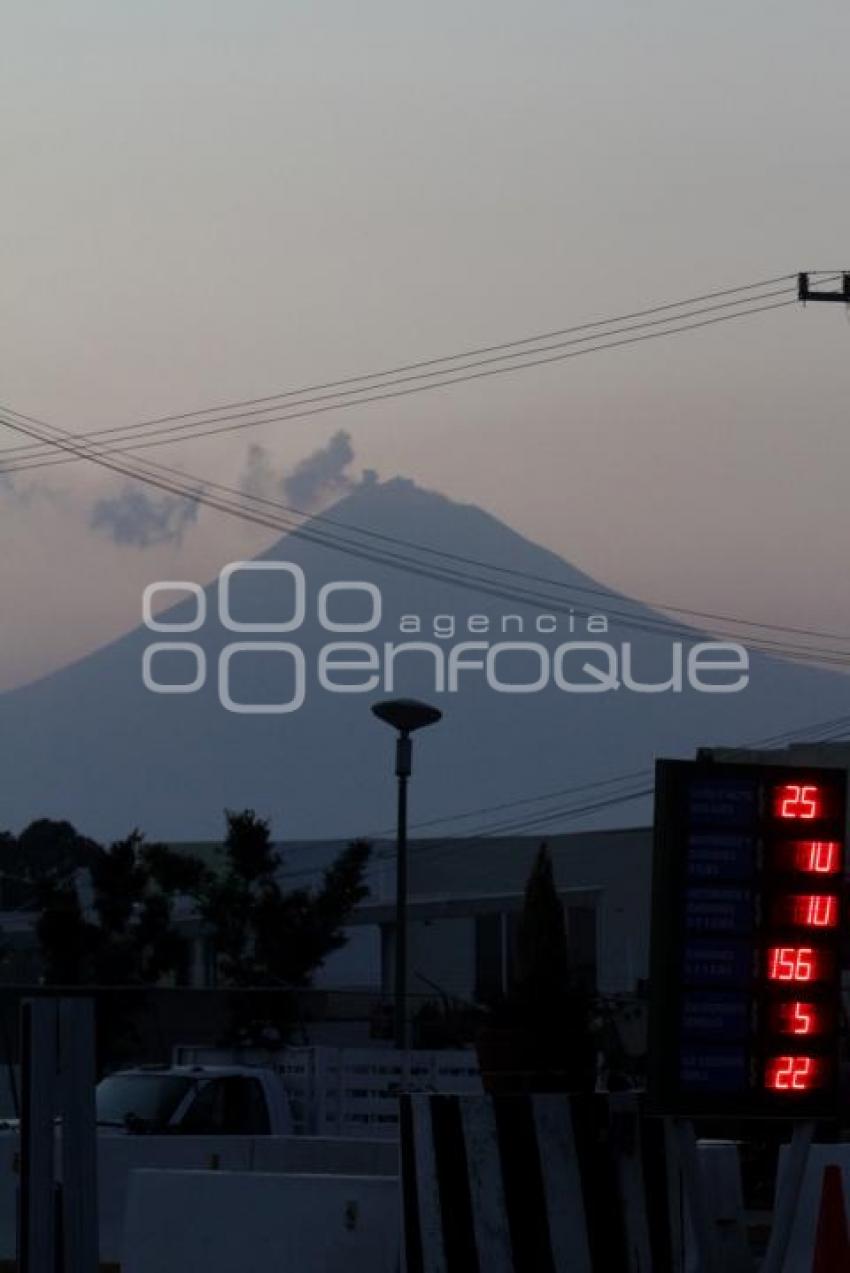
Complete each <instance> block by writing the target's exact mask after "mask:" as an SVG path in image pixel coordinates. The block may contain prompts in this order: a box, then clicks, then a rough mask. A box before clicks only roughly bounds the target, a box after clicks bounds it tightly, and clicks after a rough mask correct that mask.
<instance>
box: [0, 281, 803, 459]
mask: <svg viewBox="0 0 850 1273" xmlns="http://www.w3.org/2000/svg"><path fill="white" fill-rule="evenodd" d="M785 290H787V289H785ZM779 294H780V293H766V294H765V296H769V295H779ZM781 294H783V295H784V294H785V291H783V292H782V293H781ZM752 299H759V298H758V297H755V298H752ZM797 303H798V302H797V300H796V298H791V299H789V300H784V301H774V302H772V303H771V304H768V305H757V306H754V307H750V308H747V309H739V310H736V311H735V312H734V313H731V314H722V315H719V316H715V317H713V318H701V319H699V320H698V321H697V322H687V323H682V324H679V325H677V326H673V327H667V328H665V330H663V331H651V332H647V331H644V330H642V328H643V325H638V327H635V328H624V329H619V330H623V331H638V330H640V334H638V335H631V336H623V337H622V338H621V339H618V340H609V339H608V336H609V335H614V334H616V331H617V330H618V329H614V331H612V332H611V333H603V336H604V343H596V344H590V345H586V346H585V347H584V348H582V349H573V348H569V349H567V350H566V352H563V347H562V346H543V347H542V348H541V349H540V350H539V351H535V350H532V351H528V354H521V355H505V357H510V358H514V359H516V358H521V359H522V361H513V362H511V363H510V365H508V366H503V365H499V366H489V365H487V366H485V365H484V362H488V363H489V362H490V361H497V360H484V362H482V363H469V364H468V365H467V366H466V367H461V368H451V367H449V368H446V369H444V371H440V372H438V373H433V374H434V375H436V376H437V377H438V378H436V379H430V380H429V381H428V383H421V381H422V379H423V377H422V376H409V377H401V378H397V379H395V380H388V381H385V382H383V383H382V384H381V385H378V386H375V387H376V388H378V389H380V390H382V392H372V391H371V387H370V388H368V389H365V390H351V391H341V392H340V393H339V394H328V395H326V396H325V397H324V398H315V399H304V401H305V402H311V401H312V402H315V403H316V404H317V405H313V406H306V407H304V406H301V405H299V404H298V403H295V404H294V409H289V410H286V411H284V413H283V414H278V415H266V414H263V416H262V418H257V415H256V414H255V413H250V412H249V413H245V414H246V415H250V416H251V418H250V419H245V418H243V417H241V416H239V415H236V416H221V417H217V418H214V419H212V420H209V421H194V420H193V421H192V422H190V424H189V425H188V426H184V425H179V424H172V425H169V426H167V427H165V428H163V429H159V430H157V431H156V436H154V437H151V436H144V437H142V438H138V439H136V438H133V439H130V440H129V445H127V446H126V447H124V446H122V445H119V444H118V443H107V444H105V445H104V446H103V447H102V448H101V454H103V455H109V454H112V453H113V452H118V451H123V450H126V451H134V452H135V451H141V450H147V449H148V448H150V447H155V446H166V445H171V444H172V443H174V442H178V441H191V440H193V439H196V438H208V437H217V436H220V435H222V434H228V433H235V432H240V431H241V430H243V429H254V428H257V427H259V426H260V425H265V424H278V423H282V422H283V423H285V422H288V421H290V420H302V419H306V418H310V417H312V416H318V415H325V414H327V413H328V412H330V411H338V410H346V409H351V408H352V407H358V406H365V405H368V404H370V403H374V402H384V401H388V400H391V399H397V398H404V397H409V396H411V395H413V394H418V393H426V392H429V391H431V390H434V389H442V388H447V387H450V386H452V385H457V384H464V383H467V382H469V381H473V380H483V379H487V378H490V377H492V376H500V375H507V374H512V373H514V372H517V371H527V370H529V369H530V368H533V367H541V366H545V365H548V364H551V363H556V362H564V361H568V360H570V359H572V358H581V357H584V356H585V355H586V354H593V353H599V352H602V351H605V350H608V349H618V348H622V347H624V346H628V345H635V344H640V343H642V342H644V341H647V340H659V339H661V338H662V337H667V336H676V335H680V334H681V333H684V332H689V331H696V330H698V329H701V328H703V327H711V326H714V325H716V324H718V323H727V322H732V321H733V320H735V319H738V318H747V317H750V316H752V315H756V314H765V313H769V312H770V311H771V310H776V309H784V308H787V307H788V306H789V305H796V304H797ZM706 312H708V311H707V310H695V311H693V312H692V313H690V314H685V315H683V316H682V317H683V318H687V319H689V318H694V317H696V316H697V315H698V314H702V313H706ZM663 321H668V320H663ZM669 321H672V320H669ZM584 339H586V338H581V340H584ZM575 343H579V342H577V341H569V342H565V344H567V345H573V344H575ZM551 349H554V350H558V351H559V352H555V353H550V352H548V350H551ZM538 352H539V353H541V354H543V355H545V356H542V357H536V356H535V357H531V356H529V355H530V354H536V353H538ZM475 367H477V368H479V369H478V370H471V368H475ZM431 374H432V373H425V375H427V376H430V375H431ZM409 381H417V382H418V383H415V384H409V383H408V382H409ZM401 385H406V386H407V387H404V388H400V387H397V386H401ZM393 386H396V387H393ZM383 390H389V391H388V392H383ZM349 395H350V396H349ZM326 399H330V401H328V400H326ZM141 427H147V426H140V425H128V426H124V429H125V430H133V429H139V428H141ZM106 432H109V430H107V431H106ZM87 436H91V437H97V436H98V434H97V433H95V434H92V435H84V434H81V435H78V437H77V440H78V441H79V442H81V443H84V442H86V441H87ZM8 450H9V451H12V450H13V448H8ZM0 454H2V453H0ZM69 462H73V460H68V459H58V458H56V457H49V458H46V459H42V458H39V455H38V454H36V455H31V456H27V455H23V456H18V457H17V458H14V457H13V459H12V460H11V461H10V462H9V463H6V464H2V465H0V473H16V472H21V471H25V470H28V469H34V468H44V467H53V466H54V465H55V464H61V463H69Z"/></svg>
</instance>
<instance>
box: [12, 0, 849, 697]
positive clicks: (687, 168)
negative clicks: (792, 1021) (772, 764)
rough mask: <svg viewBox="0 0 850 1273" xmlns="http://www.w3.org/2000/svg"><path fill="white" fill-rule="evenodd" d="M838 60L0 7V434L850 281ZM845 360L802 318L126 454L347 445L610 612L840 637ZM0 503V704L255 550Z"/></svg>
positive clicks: (499, 20)
mask: <svg viewBox="0 0 850 1273" xmlns="http://www.w3.org/2000/svg"><path fill="white" fill-rule="evenodd" d="M848 36H850V9H848V7H847V5H846V0H810V3H808V4H806V5H801V4H799V3H796V2H791V0H769V2H768V0H714V3H712V4H710V5H706V4H697V3H694V2H693V0H644V3H642V4H640V5H635V4H632V3H625V2H620V0H616V2H610V0H609V2H605V0H558V2H557V3H555V2H554V0H551V2H550V0H530V2H529V3H527V4H525V5H523V6H518V5H515V4H508V3H506V2H504V0H487V2H486V3H484V0H430V3H429V4H427V5H424V4H418V5H413V4H410V3H404V2H403V0H402V2H399V0H394V2H393V3H390V2H389V0H357V2H356V3H354V2H353V0H349V2H345V0H323V3H322V4H306V3H300V4H296V3H289V2H288V0H274V2H272V0H241V2H240V4H238V5H234V4H232V3H229V2H225V0H205V3H203V4H202V3H199V2H198V0H181V3H179V4H175V3H174V2H173V0H170V2H166V0H146V3H145V4H143V5H142V4H138V5H128V4H120V5H119V4H115V3H109V2H108V0H75V3H74V4H73V5H68V4H65V3H61V2H60V0H41V2H40V3H39V4H38V5H32V4H28V3H24V2H23V0H3V3H2V4H0V166H1V167H2V172H3V197H2V199H1V200H0V254H2V271H1V275H2V288H0V402H2V403H3V404H4V405H5V406H9V407H12V408H14V409H15V410H17V411H19V412H24V413H27V414H29V415H32V416H37V417H40V418H43V419H46V420H48V421H50V422H51V423H53V424H54V425H58V426H60V427H63V428H66V429H69V430H72V431H74V432H84V431H86V430H88V429H96V428H102V427H108V426H110V425H116V424H127V423H130V422H133V421H135V420H140V419H146V418H150V417H152V416H159V415H162V414H166V413H171V412H178V411H184V410H191V409H193V408H196V407H202V406H206V405H209V404H211V403H215V402H219V401H230V400H235V399H243V398H247V397H254V396H259V395H264V394H272V393H276V392H281V391H284V390H287V389H291V388H294V387H298V386H301V385H305V384H311V383H314V382H316V381H324V380H328V379H334V378H337V377H341V376H348V375H356V374H358V373H360V372H363V371H370V370H373V369H375V368H382V367H387V366H393V365H395V364H397V363H404V362H408V361H411V360H416V359H420V358H428V357H432V356H438V355H442V354H446V353H450V352H454V351H456V350H461V349H465V348H468V347H475V346H480V345H489V344H492V343H496V342H499V341H505V340H511V339H516V338H520V337H524V336H528V335H531V334H534V333H537V332H545V331H548V330H551V329H555V328H562V327H565V326H568V325H570V324H572V323H580V322H582V321H585V320H592V319H597V318H606V317H608V316H611V315H616V314H622V313H626V312H630V311H632V310H635V309H641V308H644V307H646V306H650V305H653V304H663V303H665V302H668V301H673V300H679V299H682V298H686V297H690V296H695V295H700V294H703V293H705V292H709V291H713V290H715V289H720V288H724V287H732V286H736V285H738V284H744V283H750V282H753V281H756V280H760V279H764V278H772V277H774V276H777V275H785V274H789V275H790V274H793V273H794V272H795V271H797V270H799V269H806V268H807V269H828V270H832V269H841V268H842V267H846V268H850V241H848V235H847V207H848V203H849V202H850V163H848V158H850V156H848V149H850V140H848V132H847V126H846V121H847V109H846V107H847V90H846V50H847V43H848ZM848 355H850V324H848V320H847V317H846V315H845V313H844V310H843V309H842V307H840V306H827V305H822V306H810V307H808V308H807V309H806V310H805V311H803V310H801V309H798V308H797V307H794V306H791V307H788V308H786V309H782V310H779V311H777V312H775V313H770V314H764V315H760V316H759V317H756V318H751V319H742V320H741V321H740V322H735V323H727V324H722V325H719V326H716V327H713V328H706V329H703V330H702V331H699V332H696V333H692V334H687V335H680V336H677V337H672V338H670V339H666V340H659V341H652V342H647V343H645V344H639V345H636V346H633V347H630V348H626V349H619V350H614V351H609V352H605V353H598V354H594V355H591V356H589V357H587V358H581V359H574V360H570V361H566V362H562V363H556V364H553V365H551V366H546V367H539V368H536V369H532V370H528V371H524V372H521V373H518V374H517V375H515V376H501V377H497V378H494V379H485V380H480V381H474V382H471V383H469V384H466V385H463V386H460V387H456V388H452V389H440V390H437V391H434V392H431V393H427V394H422V395H418V396H414V397H407V398H402V399H397V400H395V401H390V402H384V403H373V404H369V405H363V406H360V407H357V408H355V409H351V410H347V411H340V412H333V413H330V414H328V415H322V416H318V417H314V418H311V419H308V420H302V421H296V422H290V423H285V424H277V425H267V426H264V427H262V428H258V429H256V430H251V431H250V432H243V433H239V434H236V435H231V436H229V437H223V438H218V439H208V440H194V441H190V442H184V443H182V444H180V445H176V446H171V447H163V448H162V449H161V450H159V451H157V452H155V453H153V452H149V453H148V454H151V455H155V457H156V458H157V459H162V460H163V461H164V462H166V463H170V464H178V465H180V466H181V468H183V469H184V471H185V472H187V473H189V474H192V475H193V476H195V477H198V478H206V479H212V480H218V481H223V482H228V483H236V482H237V481H239V482H241V481H243V480H245V475H246V474H248V473H249V472H250V471H251V464H252V463H253V464H254V465H255V467H256V462H257V457H258V456H259V457H260V458H261V460H262V462H263V463H264V464H267V465H268V466H270V468H271V469H272V470H273V471H274V472H276V473H279V474H287V475H289V476H290V477H291V476H292V474H293V473H297V472H298V471H299V465H300V464H302V463H303V462H304V460H305V458H306V457H309V456H310V455H311V454H313V453H314V452H315V451H316V450H317V449H318V450H320V451H322V450H323V449H326V448H329V447H331V448H332V447H333V446H336V447H339V446H340V445H342V444H341V443H340V442H339V432H340V430H344V431H345V432H346V435H347V437H348V440H347V441H346V442H345V444H344V445H345V447H346V448H348V449H350V452H351V457H350V459H348V460H347V461H346V462H347V464H348V465H349V467H348V471H349V472H351V473H356V472H358V471H359V470H360V469H374V470H376V471H377V472H378V474H379V475H380V476H381V477H382V478H390V477H393V476H395V475H396V474H403V475H406V476H408V477H411V478H413V479H415V480H416V481H417V482H419V483H421V484H422V485H425V486H427V487H431V488H434V489H436V490H439V491H442V492H444V493H445V494H447V495H449V496H451V497H453V498H455V499H459V500H463V501H467V502H473V503H476V504H479V505H481V506H483V507H485V508H487V509H488V510H490V511H491V512H493V513H494V514H496V515H497V516H499V517H501V518H503V519H504V520H505V521H507V522H508V523H509V524H510V525H512V526H513V527H515V528H516V529H518V530H520V531H521V532H522V533H523V534H525V535H527V536H529V537H530V538H532V539H535V540H537V541H539V542H541V543H543V544H545V545H546V546H547V547H550V548H552V549H554V550H555V551H557V552H559V553H560V554H562V555H564V556H565V557H567V558H568V559H570V560H571V561H573V562H574V563H575V564H576V565H577V566H579V567H581V568H582V569H583V570H585V571H587V572H588V573H590V574H592V575H595V576H596V577H598V578H599V579H600V580H601V581H603V582H605V583H607V584H610V585H613V586H615V587H618V588H621V589H623V590H625V591H627V592H629V593H631V594H633V595H636V596H639V597H643V598H645V599H647V600H650V601H663V602H667V603H668V604H671V605H672V604H675V605H681V606H690V607H694V608H699V609H709V610H718V611H722V612H726V613H740V614H746V615H748V616H751V617H753V618H757V619H760V620H762V621H768V622H777V623H786V624H795V625H801V624H802V625H804V626H811V627H816V628H823V629H829V630H834V631H846V632H848V633H850V590H848V587H847V581H848V572H847V566H846V555H847V545H848V542H850V507H848V501H847V499H846V496H845V492H846V486H847V478H846V475H847V473H848V469H850V432H848V429H847V427H846V422H847V407H848V388H849V387H850V356H848ZM3 433H4V436H3V437H2V438H0V446H12V445H15V444H16V443H18V444H19V443H20V441H21V439H20V437H16V435H15V434H14V433H12V432H11V431H9V430H5V429H4V430H3ZM334 439H337V441H336V442H334ZM252 445H253V446H259V447H262V448H263V450H262V451H261V452H257V451H254V452H251V450H250V448H251V446H252ZM0 482H1V483H2V485H0V535H2V540H3V544H4V548H5V551H4V552H3V553H2V558H0V582H1V583H2V587H3V595H4V599H5V605H4V606H3V610H2V620H0V624H2V627H0V631H1V632H2V642H0V688H5V687H8V686H11V685H15V684H19V683H22V682H24V681H27V680H30V679H32V678H33V677H36V676H38V675H41V674H42V673H43V672H45V671H46V670H48V669H50V668H52V667H55V666H60V665H62V664H64V663H66V662H67V661H69V660H70V659H72V658H74V657H77V656H78V655H80V654H82V653H84V652H85V651H86V650H88V649H91V648H94V647H95V646H97V645H100V644H102V643H103V642H104V641H105V640H107V639H109V638H110V637H112V636H114V635H117V634H119V633H120V632H122V631H124V630H126V629H128V628H130V627H132V626H135V624H136V623H138V621H139V618H140V613H141V601H140V598H141V593H142V589H143V587H144V586H145V584H146V583H148V582H150V581H152V580H155V579H160V578H175V577H176V578H190V579H199V580H205V579H207V578H209V577H210V576H211V575H212V574H213V573H215V571H216V570H217V569H218V568H219V567H220V566H221V565H222V564H223V563H225V562H227V561H231V560H234V559H238V558H240V557H243V556H247V555H250V554H251V553H252V552H255V551H257V550H259V549H260V548H262V547H263V546H264V545H265V544H266V543H267V542H269V540H270V538H272V537H273V536H271V535H270V534H269V533H266V532H263V531H259V530H257V529H256V528H250V527H246V526H244V525H242V524H240V523H238V522H236V521H234V520H232V519H230V518H225V517H223V516H222V515H220V514H217V513H215V512H212V511H201V512H200V514H199V515H198V516H197V518H192V517H183V515H182V513H181V510H179V509H174V508H169V507H167V506H162V507H160V508H159V510H158V518H159V520H158V522H157V525H156V526H154V528H153V529H152V530H151V531H150V533H149V534H148V535H147V537H146V542H145V543H143V544H139V543H136V542H128V538H129V539H131V540H132V535H130V536H128V535H127V533H126V530H124V531H122V526H123V527H125V528H126V514H127V507H128V505H127V499H128V498H129V500H130V505H129V507H130V511H131V512H132V507H133V500H134V499H136V500H138V494H136V495H135V496H133V495H129V497H128V493H127V491H126V490H125V485H124V482H123V481H122V480H120V479H118V478H115V477H114V476H111V475H108V474H105V473H103V472H102V471H98V470H96V469H93V468H92V467H91V466H87V465H83V464H75V465H73V466H67V467H62V468H56V469H52V470H51V469H45V470H41V471H36V472H35V473H34V474H33V475H32V476H31V477H29V478H27V479H21V478H18V479H15V480H14V482H10V481H9V480H8V479H5V480H4V479H2V477H0ZM329 494H330V492H325V493H324V497H325V498H327V497H328V496H329Z"/></svg>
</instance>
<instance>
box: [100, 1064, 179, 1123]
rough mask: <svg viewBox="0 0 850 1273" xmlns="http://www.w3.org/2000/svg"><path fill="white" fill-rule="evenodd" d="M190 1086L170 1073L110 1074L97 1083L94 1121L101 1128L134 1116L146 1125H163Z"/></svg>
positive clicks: (125, 1120) (124, 1121)
mask: <svg viewBox="0 0 850 1273" xmlns="http://www.w3.org/2000/svg"><path fill="white" fill-rule="evenodd" d="M191 1086H192V1079H190V1078H184V1077H183V1076H182V1075H174V1074H110V1075H109V1076H108V1077H107V1078H105V1079H102V1080H101V1081H100V1083H98V1085H97V1121H98V1124H99V1125H100V1126H101V1127H124V1126H126V1124H127V1122H128V1120H129V1121H130V1122H132V1121H133V1120H134V1119H137V1120H138V1121H139V1122H140V1123H144V1124H146V1125H147V1126H149V1127H165V1126H166V1125H167V1124H168V1121H169V1119H170V1118H171V1116H172V1114H173V1113H174V1111H175V1110H176V1109H177V1106H178V1105H179V1104H180V1102H181V1101H182V1100H183V1097H184V1096H185V1095H186V1093H187V1092H188V1091H189V1088H190V1087H191Z"/></svg>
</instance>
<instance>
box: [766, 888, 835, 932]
mask: <svg viewBox="0 0 850 1273" xmlns="http://www.w3.org/2000/svg"><path fill="white" fill-rule="evenodd" d="M771 915H772V918H773V922H774V924H777V925H780V926H784V925H790V926H793V927H795V928H837V927H838V896H837V895H836V894H835V893H783V894H780V895H779V896H778V897H774V899H773V902H772V904H771Z"/></svg>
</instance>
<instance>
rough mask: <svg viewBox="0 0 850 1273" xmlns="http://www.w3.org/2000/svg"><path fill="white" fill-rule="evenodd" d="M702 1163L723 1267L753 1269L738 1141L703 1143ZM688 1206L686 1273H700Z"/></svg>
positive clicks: (735, 1271)
mask: <svg viewBox="0 0 850 1273" xmlns="http://www.w3.org/2000/svg"><path fill="white" fill-rule="evenodd" d="M699 1162H700V1171H701V1175H702V1187H703V1189H704V1190H705V1200H706V1210H707V1211H708V1215H709V1217H710V1219H711V1221H712V1231H713V1234H714V1240H715V1245H716V1251H717V1255H718V1256H719V1260H720V1266H721V1268H723V1269H724V1270H725V1271H726V1273H738V1270H747V1269H751V1268H752V1256H751V1255H750V1251H749V1245H748V1239H747V1226H746V1216H745V1213H744V1193H743V1187H742V1182H741V1159H740V1155H739V1153H738V1146H737V1144H736V1143H735V1142H734V1141H701V1142H700V1144H699ZM685 1207H686V1221H685V1273H699V1270H700V1263H699V1259H698V1254H697V1249H696V1243H695V1239H694V1230H693V1225H692V1224H691V1220H690V1215H689V1214H688V1213H687V1203H685ZM797 1273H799V1270H798V1271H797Z"/></svg>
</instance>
